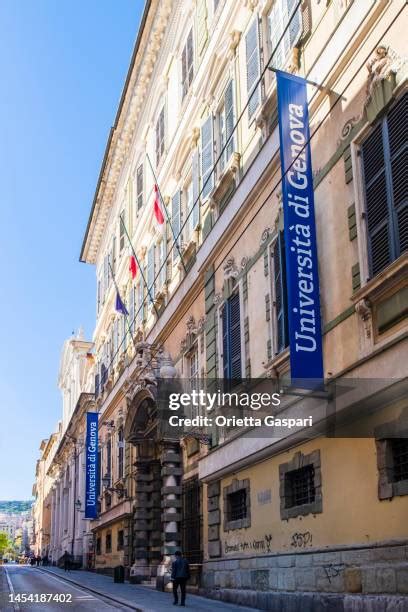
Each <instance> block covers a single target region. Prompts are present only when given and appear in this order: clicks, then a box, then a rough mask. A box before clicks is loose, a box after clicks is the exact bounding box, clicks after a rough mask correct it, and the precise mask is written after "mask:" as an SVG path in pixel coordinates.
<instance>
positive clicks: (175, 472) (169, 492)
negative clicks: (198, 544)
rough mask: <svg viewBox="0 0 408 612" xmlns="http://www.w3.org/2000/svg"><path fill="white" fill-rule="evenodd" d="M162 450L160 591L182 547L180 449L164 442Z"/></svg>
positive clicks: (157, 584)
mask: <svg viewBox="0 0 408 612" xmlns="http://www.w3.org/2000/svg"><path fill="white" fill-rule="evenodd" d="M162 449H163V450H162V455H161V464H162V469H161V475H162V490H161V493H162V496H161V497H162V501H161V506H162V523H163V532H162V561H161V563H160V565H159V567H158V570H157V581H156V586H157V588H159V589H163V588H164V586H165V585H166V582H168V581H169V578H170V576H169V574H170V566H171V555H173V554H174V553H175V551H176V550H177V549H178V548H179V547H180V540H181V534H180V521H181V487H180V479H181V475H182V468H181V467H180V464H181V456H180V447H179V444H178V443H177V442H164V443H163V447H162Z"/></svg>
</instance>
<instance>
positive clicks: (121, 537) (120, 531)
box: [117, 529, 125, 550]
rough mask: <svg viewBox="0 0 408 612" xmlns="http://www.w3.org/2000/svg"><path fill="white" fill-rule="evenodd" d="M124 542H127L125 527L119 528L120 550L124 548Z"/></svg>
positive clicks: (118, 546) (118, 547)
mask: <svg viewBox="0 0 408 612" xmlns="http://www.w3.org/2000/svg"><path fill="white" fill-rule="evenodd" d="M124 543H125V538H124V532H123V529H119V530H118V544H117V549H118V550H123V546H124Z"/></svg>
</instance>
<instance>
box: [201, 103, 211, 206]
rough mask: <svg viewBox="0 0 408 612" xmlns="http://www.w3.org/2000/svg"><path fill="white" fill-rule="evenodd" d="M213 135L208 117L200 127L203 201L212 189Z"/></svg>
mask: <svg viewBox="0 0 408 612" xmlns="http://www.w3.org/2000/svg"><path fill="white" fill-rule="evenodd" d="M213 167H214V134H213V117H212V115H210V116H209V117H207V119H206V120H205V121H204V123H203V124H202V126H201V195H202V198H203V199H205V198H206V197H208V196H209V195H210V193H211V191H212V190H213V187H214V172H213Z"/></svg>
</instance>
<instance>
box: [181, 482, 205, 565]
mask: <svg viewBox="0 0 408 612" xmlns="http://www.w3.org/2000/svg"><path fill="white" fill-rule="evenodd" d="M182 505H183V506H182V507H183V513H182V516H183V520H182V523H181V533H182V544H183V552H184V554H185V556H186V557H187V558H188V559H189V560H190V562H191V563H201V562H202V554H203V553H202V509H201V485H200V482H199V480H198V478H197V477H193V478H190V479H188V480H185V481H184V482H183V484H182Z"/></svg>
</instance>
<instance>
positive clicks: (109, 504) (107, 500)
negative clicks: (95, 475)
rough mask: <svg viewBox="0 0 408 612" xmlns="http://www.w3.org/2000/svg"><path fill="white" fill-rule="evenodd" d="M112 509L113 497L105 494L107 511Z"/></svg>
mask: <svg viewBox="0 0 408 612" xmlns="http://www.w3.org/2000/svg"><path fill="white" fill-rule="evenodd" d="M111 508H112V495H111V494H110V493H105V509H106V510H110V509H111Z"/></svg>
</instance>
